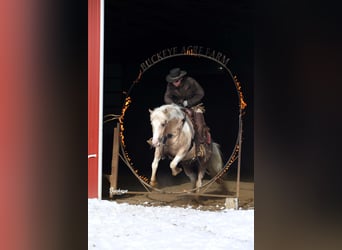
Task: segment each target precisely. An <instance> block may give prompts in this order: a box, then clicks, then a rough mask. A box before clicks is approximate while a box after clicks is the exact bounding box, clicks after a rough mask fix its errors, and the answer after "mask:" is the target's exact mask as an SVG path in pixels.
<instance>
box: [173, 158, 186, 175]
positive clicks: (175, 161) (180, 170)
mask: <svg viewBox="0 0 342 250" xmlns="http://www.w3.org/2000/svg"><path fill="white" fill-rule="evenodd" d="M183 158H184V154H177V155H176V156H175V158H173V160H172V161H171V162H170V168H171V171H172V175H173V176H176V175H178V174H179V173H180V172H182V169H181V168H179V167H177V165H178V163H179V162H180V161H181V160H182V159H183Z"/></svg>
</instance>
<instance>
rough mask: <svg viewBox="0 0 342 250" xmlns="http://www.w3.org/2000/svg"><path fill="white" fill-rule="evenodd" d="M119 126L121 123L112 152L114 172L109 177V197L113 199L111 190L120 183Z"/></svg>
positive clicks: (115, 135) (115, 132)
mask: <svg viewBox="0 0 342 250" xmlns="http://www.w3.org/2000/svg"><path fill="white" fill-rule="evenodd" d="M119 126H120V123H119V122H118V123H117V124H116V127H115V128H114V135H113V151H112V172H111V175H110V177H109V182H110V189H109V190H110V192H109V197H110V198H113V193H112V192H111V190H116V189H117V183H118V166H119V129H120V128H119Z"/></svg>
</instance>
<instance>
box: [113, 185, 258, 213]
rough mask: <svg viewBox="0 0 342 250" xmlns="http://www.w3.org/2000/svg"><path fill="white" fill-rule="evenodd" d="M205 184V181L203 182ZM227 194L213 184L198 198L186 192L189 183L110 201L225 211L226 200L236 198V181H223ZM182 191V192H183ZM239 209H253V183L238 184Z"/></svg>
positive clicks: (116, 197) (140, 192)
mask: <svg viewBox="0 0 342 250" xmlns="http://www.w3.org/2000/svg"><path fill="white" fill-rule="evenodd" d="M204 183H206V181H204ZM225 184H226V186H228V188H229V194H227V192H226V191H224V190H222V188H221V186H220V185H218V184H217V183H213V184H212V185H210V186H209V188H208V189H207V190H206V191H205V192H204V193H203V195H200V196H198V197H196V196H195V194H193V193H188V192H186V191H187V190H190V189H191V184H190V183H183V184H179V185H174V186H168V187H163V188H161V189H160V190H162V192H165V193H162V192H157V191H153V192H147V191H146V192H143V191H144V190H142V191H136V192H135V191H128V192H126V193H124V194H121V195H114V196H113V198H112V200H115V201H116V202H118V203H128V204H134V205H143V206H171V207H184V208H193V209H199V210H205V211H218V210H223V209H226V208H227V207H226V198H227V197H229V198H236V197H237V196H236V195H237V194H236V181H225ZM183 191H184V192H183ZM238 207H239V209H254V182H242V181H241V182H240V191H239V197H238Z"/></svg>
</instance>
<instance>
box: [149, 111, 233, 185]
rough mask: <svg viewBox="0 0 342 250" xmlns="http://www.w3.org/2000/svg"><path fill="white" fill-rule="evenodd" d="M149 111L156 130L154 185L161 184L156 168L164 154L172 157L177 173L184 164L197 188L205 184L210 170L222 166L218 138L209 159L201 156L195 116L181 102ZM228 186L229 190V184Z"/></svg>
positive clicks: (154, 133)
mask: <svg viewBox="0 0 342 250" xmlns="http://www.w3.org/2000/svg"><path fill="white" fill-rule="evenodd" d="M149 112H150V121H151V125H152V132H153V137H152V142H150V144H151V145H152V146H153V147H154V148H155V152H154V159H153V162H152V174H151V181H150V184H151V185H152V186H156V185H157V181H156V172H157V169H158V164H159V161H160V160H161V159H162V158H163V157H164V156H168V157H169V158H170V159H172V160H171V162H170V168H171V171H172V175H173V176H176V175H178V174H179V173H180V172H181V171H182V168H180V167H178V164H179V163H180V164H181V165H182V167H183V169H184V172H185V174H186V175H187V176H188V177H189V179H190V181H191V183H192V186H193V188H199V187H201V186H202V179H203V177H204V174H205V172H206V170H208V172H209V174H210V175H211V176H212V177H213V176H215V175H216V174H217V173H218V172H219V171H220V170H221V169H222V167H223V164H222V158H221V152H220V149H219V145H218V144H217V143H215V142H212V143H211V154H210V157H209V158H208V159H206V158H203V157H197V155H196V147H195V145H194V144H195V143H194V134H195V132H194V127H193V124H192V122H191V119H190V118H189V117H188V115H186V114H185V112H184V111H183V110H182V108H181V107H180V106H178V105H176V104H165V105H162V106H160V107H158V108H155V109H154V110H149ZM193 164H197V171H194V168H193ZM195 170H196V169H195ZM225 189H226V190H227V188H225ZM197 191H198V189H197Z"/></svg>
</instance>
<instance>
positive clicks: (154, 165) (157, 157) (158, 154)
mask: <svg viewBox="0 0 342 250" xmlns="http://www.w3.org/2000/svg"><path fill="white" fill-rule="evenodd" d="M160 159H161V150H160V147H157V148H156V150H155V151H154V159H153V162H152V174H151V180H150V185H151V186H152V187H155V186H157V184H158V183H157V178H156V175H157V169H158V164H159V161H160Z"/></svg>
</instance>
